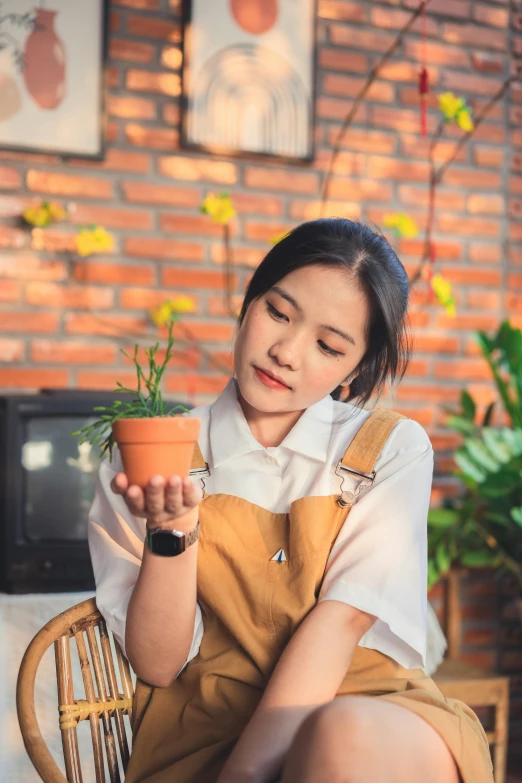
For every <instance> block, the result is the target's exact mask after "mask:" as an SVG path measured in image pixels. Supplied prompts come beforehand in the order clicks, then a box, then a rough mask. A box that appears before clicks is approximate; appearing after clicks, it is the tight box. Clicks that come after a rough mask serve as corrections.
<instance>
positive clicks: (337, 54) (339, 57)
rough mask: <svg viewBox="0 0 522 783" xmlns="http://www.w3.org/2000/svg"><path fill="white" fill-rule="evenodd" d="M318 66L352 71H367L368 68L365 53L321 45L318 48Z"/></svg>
mask: <svg viewBox="0 0 522 783" xmlns="http://www.w3.org/2000/svg"><path fill="white" fill-rule="evenodd" d="M319 67H320V68H330V69H332V70H333V71H353V72H354V73H367V72H368V70H369V66H368V57H367V55H365V54H360V53H359V52H346V51H344V50H343V49H328V48H326V47H323V46H322V47H321V48H320V50H319Z"/></svg>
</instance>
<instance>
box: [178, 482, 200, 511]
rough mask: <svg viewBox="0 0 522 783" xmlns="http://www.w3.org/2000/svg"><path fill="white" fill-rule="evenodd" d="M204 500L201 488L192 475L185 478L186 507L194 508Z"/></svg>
mask: <svg viewBox="0 0 522 783" xmlns="http://www.w3.org/2000/svg"><path fill="white" fill-rule="evenodd" d="M202 500H203V492H202V491H201V488H200V487H198V486H196V484H194V482H193V481H192V479H191V478H190V476H186V477H185V478H184V479H183V505H184V506H185V507H186V508H194V506H197V505H199V503H201V501H202Z"/></svg>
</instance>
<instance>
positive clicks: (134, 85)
mask: <svg viewBox="0 0 522 783" xmlns="http://www.w3.org/2000/svg"><path fill="white" fill-rule="evenodd" d="M126 86H127V89H128V90H138V91H140V92H157V93H160V94H162V95H170V96H171V97H177V96H178V95H180V93H181V82H180V78H179V76H178V74H176V73H165V72H156V71H138V70H129V71H127V80H126Z"/></svg>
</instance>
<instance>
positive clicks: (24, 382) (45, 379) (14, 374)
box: [0, 367, 69, 389]
mask: <svg viewBox="0 0 522 783" xmlns="http://www.w3.org/2000/svg"><path fill="white" fill-rule="evenodd" d="M68 385H69V373H68V372H67V370H42V369H41V368H38V369H36V370H32V369H28V368H22V367H20V368H17V369H13V368H10V367H3V368H2V369H1V370H0V386H2V387H4V388H5V389H9V388H11V389H47V388H60V387H64V386H65V387H66V386H68Z"/></svg>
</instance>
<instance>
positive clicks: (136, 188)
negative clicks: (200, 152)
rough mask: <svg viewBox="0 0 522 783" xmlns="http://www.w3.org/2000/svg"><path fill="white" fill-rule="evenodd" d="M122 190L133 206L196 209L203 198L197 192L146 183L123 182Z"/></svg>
mask: <svg viewBox="0 0 522 783" xmlns="http://www.w3.org/2000/svg"><path fill="white" fill-rule="evenodd" d="M121 187H122V190H123V194H124V197H125V199H126V200H127V201H131V202H133V203H135V204H160V205H165V206H170V207H196V206H199V204H200V203H201V201H202V200H203V197H202V195H201V193H200V191H199V190H191V189H189V188H178V187H175V186H173V185H172V186H171V185H151V184H150V183H148V182H141V181H139V182H131V181H127V182H123V183H122V186H121Z"/></svg>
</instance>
